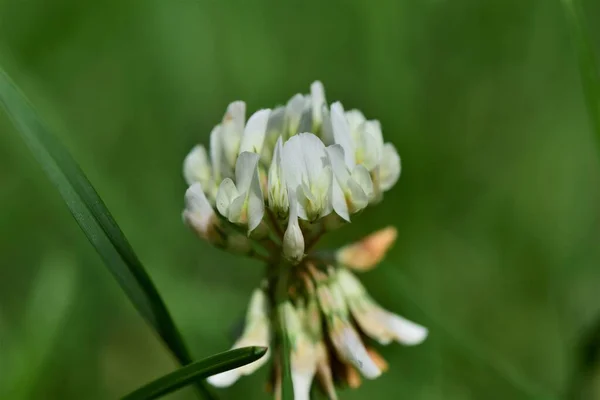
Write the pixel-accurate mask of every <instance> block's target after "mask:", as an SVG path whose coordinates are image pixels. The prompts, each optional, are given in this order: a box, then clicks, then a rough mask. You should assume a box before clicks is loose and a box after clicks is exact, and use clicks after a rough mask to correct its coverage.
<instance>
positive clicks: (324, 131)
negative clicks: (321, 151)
mask: <svg viewBox="0 0 600 400" xmlns="http://www.w3.org/2000/svg"><path fill="white" fill-rule="evenodd" d="M321 110H322V114H323V124H322V125H321V139H323V143H325V144H326V145H332V144H334V143H335V138H334V137H333V127H332V126H331V115H330V113H329V108H327V105H325V104H324V105H323V107H322V108H321Z"/></svg>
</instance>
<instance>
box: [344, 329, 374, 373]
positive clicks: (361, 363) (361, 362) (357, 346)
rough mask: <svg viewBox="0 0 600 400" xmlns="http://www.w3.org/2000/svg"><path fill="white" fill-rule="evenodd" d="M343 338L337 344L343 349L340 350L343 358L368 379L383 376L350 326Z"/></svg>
mask: <svg viewBox="0 0 600 400" xmlns="http://www.w3.org/2000/svg"><path fill="white" fill-rule="evenodd" d="M341 336H342V337H341V341H340V342H339V343H338V344H337V345H338V346H340V347H341V348H339V349H338V352H340V354H339V355H340V356H341V357H343V358H345V359H346V361H348V362H350V363H351V364H352V365H354V366H355V367H356V368H357V369H358V370H359V371H360V372H361V374H363V375H364V376H365V377H366V378H368V379H375V378H377V377H378V376H379V375H381V370H380V369H379V367H377V364H375V362H374V361H373V360H372V359H371V357H369V353H368V352H367V349H365V345H364V344H363V343H362V341H361V340H360V337H359V336H358V334H357V333H356V331H355V330H354V329H352V328H351V327H350V325H348V326H347V327H346V328H345V329H344V330H343V331H342V334H341ZM335 344H336V343H335V342H334V345H335Z"/></svg>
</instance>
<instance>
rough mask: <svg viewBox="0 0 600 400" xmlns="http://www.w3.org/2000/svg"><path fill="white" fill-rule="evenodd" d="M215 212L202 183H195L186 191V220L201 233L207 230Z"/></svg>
mask: <svg viewBox="0 0 600 400" xmlns="http://www.w3.org/2000/svg"><path fill="white" fill-rule="evenodd" d="M214 215H215V212H214V210H213V208H212V206H211V205H210V203H209V202H208V200H207V199H206V196H205V194H204V191H203V190H202V185H201V184H200V183H194V184H193V185H192V186H190V187H189V188H188V189H187V190H186V192H185V211H184V212H183V217H184V219H185V221H186V222H187V223H188V224H190V225H191V226H192V227H194V229H196V230H197V231H199V232H200V233H204V232H206V230H207V229H208V227H209V225H210V223H211V220H212V218H213V216H214Z"/></svg>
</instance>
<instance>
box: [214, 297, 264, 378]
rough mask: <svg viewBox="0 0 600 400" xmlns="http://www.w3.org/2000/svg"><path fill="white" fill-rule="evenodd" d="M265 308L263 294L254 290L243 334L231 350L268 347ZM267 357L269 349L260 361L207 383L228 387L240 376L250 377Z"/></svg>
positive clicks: (218, 375) (218, 376)
mask: <svg viewBox="0 0 600 400" xmlns="http://www.w3.org/2000/svg"><path fill="white" fill-rule="evenodd" d="M267 307H268V300H267V296H266V295H265V293H264V292H263V291H262V290H260V289H257V290H255V291H254V293H253V294H252V298H251V300H250V305H249V307H248V311H247V313H246V324H245V328H244V332H243V333H242V336H241V337H240V339H239V340H238V341H237V342H235V344H234V345H233V347H232V348H233V349H237V348H240V347H247V346H261V347H269V340H270V333H269V332H270V327H269V317H268V309H267ZM269 355H270V349H269V350H267V353H266V354H265V355H264V356H263V357H261V358H260V359H258V360H256V361H254V362H252V363H250V364H247V365H244V366H243V367H239V368H236V369H233V370H230V371H226V372H223V373H220V374H217V375H213V376H211V377H209V378H208V382H209V383H210V384H211V385H213V386H217V387H226V386H230V385H231V384H233V383H234V382H235V381H237V380H238V379H239V378H240V377H241V376H244V375H250V374H252V373H253V372H254V371H256V370H257V369H258V368H260V367H261V366H263V365H264V364H265V363H267V361H268V360H269Z"/></svg>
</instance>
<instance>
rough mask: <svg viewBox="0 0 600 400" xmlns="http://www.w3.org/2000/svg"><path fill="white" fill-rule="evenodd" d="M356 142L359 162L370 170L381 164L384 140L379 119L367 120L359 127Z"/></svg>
mask: <svg viewBox="0 0 600 400" xmlns="http://www.w3.org/2000/svg"><path fill="white" fill-rule="evenodd" d="M377 132H379V133H377ZM378 138H379V139H378ZM355 143H356V159H357V162H360V163H361V164H363V165H364V166H365V167H366V168H367V169H368V170H369V171H372V170H374V169H375V168H376V167H377V166H378V165H379V164H381V157H382V153H383V141H382V140H381V128H380V127H379V121H367V122H365V123H364V124H363V125H362V126H361V127H360V128H359V131H358V134H357V136H356V138H355Z"/></svg>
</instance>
